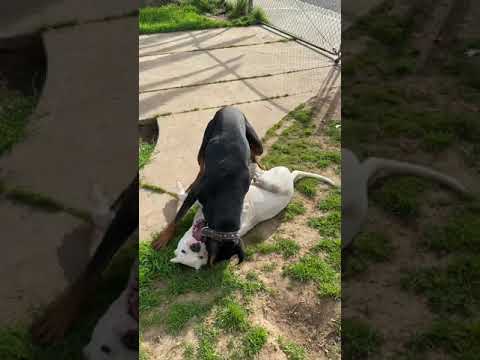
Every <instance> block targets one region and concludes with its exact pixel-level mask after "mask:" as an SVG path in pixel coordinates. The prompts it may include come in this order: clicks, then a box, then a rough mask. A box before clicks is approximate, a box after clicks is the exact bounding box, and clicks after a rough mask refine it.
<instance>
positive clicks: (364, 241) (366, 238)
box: [353, 232, 393, 262]
mask: <svg viewBox="0 0 480 360" xmlns="http://www.w3.org/2000/svg"><path fill="white" fill-rule="evenodd" d="M353 246H354V252H355V253H356V254H358V255H360V256H361V257H362V258H364V259H366V260H369V261H372V262H382V261H387V260H389V259H390V258H391V257H392V254H393V245H392V242H391V240H390V238H389V237H387V236H385V235H384V234H381V233H379V232H366V233H362V234H360V235H359V236H358V237H357V238H356V239H355V242H354V245H353Z"/></svg>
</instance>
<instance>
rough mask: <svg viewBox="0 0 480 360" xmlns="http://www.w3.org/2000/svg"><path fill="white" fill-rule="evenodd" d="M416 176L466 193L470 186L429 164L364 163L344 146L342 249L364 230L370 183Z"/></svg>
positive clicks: (367, 161) (375, 159)
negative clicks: (395, 176)
mask: <svg viewBox="0 0 480 360" xmlns="http://www.w3.org/2000/svg"><path fill="white" fill-rule="evenodd" d="M392 175H414V176H419V177H424V178H428V179H432V180H435V181H438V182H439V183H440V184H442V185H445V186H448V187H450V188H452V189H453V190H455V191H458V192H460V193H461V194H463V195H468V191H467V190H466V188H465V187H464V186H463V185H462V184H460V183H459V182H458V181H457V180H455V179H454V178H452V177H450V176H448V175H444V174H442V173H440V172H438V171H435V170H431V169H429V168H427V167H425V166H419V165H413V164H409V163H406V162H400V161H395V160H387V159H381V158H373V157H372V158H368V159H366V160H365V161H363V162H362V163H360V161H359V160H358V159H357V157H356V156H355V155H354V154H353V153H352V152H351V151H350V150H348V149H345V148H343V149H342V184H343V186H342V248H345V247H347V246H348V245H350V243H351V242H352V240H353V238H354V237H355V235H356V234H357V233H358V232H359V231H360V229H361V227H362V225H363V223H364V222H365V219H366V217H367V212H368V186H369V185H371V184H372V183H373V182H374V181H376V180H378V179H379V178H380V177H387V176H392Z"/></svg>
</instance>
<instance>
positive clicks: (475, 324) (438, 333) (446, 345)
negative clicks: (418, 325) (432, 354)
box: [408, 319, 480, 360]
mask: <svg viewBox="0 0 480 360" xmlns="http://www.w3.org/2000/svg"><path fill="white" fill-rule="evenodd" d="M408 348H409V349H410V350H411V351H412V352H413V354H415V355H416V358H421V355H422V354H423V353H425V352H427V351H438V349H442V350H444V351H446V352H447V353H448V354H449V355H451V356H452V358H453V359H457V360H460V359H461V360H474V359H477V358H478V354H479V353H480V321H478V320H473V321H472V320H469V321H460V320H447V319H440V320H436V321H434V323H433V324H432V326H431V327H430V329H428V330H427V331H426V332H425V333H423V334H420V335H417V336H415V337H414V338H413V339H412V340H411V341H410V342H409V344H408Z"/></svg>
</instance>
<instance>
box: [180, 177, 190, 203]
mask: <svg viewBox="0 0 480 360" xmlns="http://www.w3.org/2000/svg"><path fill="white" fill-rule="evenodd" d="M177 195H178V200H179V201H184V200H185V199H186V197H187V196H188V194H187V192H186V191H185V188H184V187H183V184H182V183H181V182H180V180H177Z"/></svg>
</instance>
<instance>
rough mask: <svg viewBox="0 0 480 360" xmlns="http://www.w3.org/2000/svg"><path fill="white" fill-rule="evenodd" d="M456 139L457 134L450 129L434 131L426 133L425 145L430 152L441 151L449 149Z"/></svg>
mask: <svg viewBox="0 0 480 360" xmlns="http://www.w3.org/2000/svg"><path fill="white" fill-rule="evenodd" d="M455 140H456V139H455V136H454V135H453V134H452V133H451V132H449V131H432V132H428V133H426V134H425V135H424V137H423V147H424V148H425V150H426V151H429V152H440V151H443V150H445V149H448V148H449V147H450V145H452V144H453V142H454V141H455Z"/></svg>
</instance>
